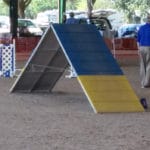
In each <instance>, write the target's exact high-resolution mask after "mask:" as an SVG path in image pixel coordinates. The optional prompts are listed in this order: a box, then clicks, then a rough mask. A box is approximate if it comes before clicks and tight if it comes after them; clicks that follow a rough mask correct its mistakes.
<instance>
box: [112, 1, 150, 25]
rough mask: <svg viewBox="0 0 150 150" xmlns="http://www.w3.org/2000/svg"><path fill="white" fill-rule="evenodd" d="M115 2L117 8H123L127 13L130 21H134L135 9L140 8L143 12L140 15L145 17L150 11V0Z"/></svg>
mask: <svg viewBox="0 0 150 150" xmlns="http://www.w3.org/2000/svg"><path fill="white" fill-rule="evenodd" d="M114 2H115V6H116V8H117V9H119V10H122V11H123V12H124V13H125V14H126V17H127V19H128V22H133V16H135V10H139V11H140V12H141V16H140V17H143V16H145V15H146V14H147V13H149V11H148V10H149V7H150V1H149V0H115V1H114Z"/></svg>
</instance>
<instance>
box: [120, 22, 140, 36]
mask: <svg viewBox="0 0 150 150" xmlns="http://www.w3.org/2000/svg"><path fill="white" fill-rule="evenodd" d="M141 25H142V24H125V25H122V26H121V27H120V28H119V29H118V37H120V38H121V37H126V38H127V37H137V31H138V29H139V28H140V26H141Z"/></svg>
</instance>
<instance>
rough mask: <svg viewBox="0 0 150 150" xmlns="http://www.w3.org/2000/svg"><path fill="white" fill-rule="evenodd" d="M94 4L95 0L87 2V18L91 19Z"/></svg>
mask: <svg viewBox="0 0 150 150" xmlns="http://www.w3.org/2000/svg"><path fill="white" fill-rule="evenodd" d="M95 2H96V0H87V8H88V18H91V16H92V10H93V6H94V4H95Z"/></svg>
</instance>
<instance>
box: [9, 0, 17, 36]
mask: <svg viewBox="0 0 150 150" xmlns="http://www.w3.org/2000/svg"><path fill="white" fill-rule="evenodd" d="M9 7H10V8H9V16H10V32H11V34H12V37H13V38H15V37H17V27H18V0H10V6H9Z"/></svg>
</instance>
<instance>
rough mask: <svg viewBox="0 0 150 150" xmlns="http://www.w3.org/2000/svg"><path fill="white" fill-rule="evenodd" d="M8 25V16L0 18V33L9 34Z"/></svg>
mask: <svg viewBox="0 0 150 150" xmlns="http://www.w3.org/2000/svg"><path fill="white" fill-rule="evenodd" d="M9 32H10V23H9V17H8V16H0V33H9Z"/></svg>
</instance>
